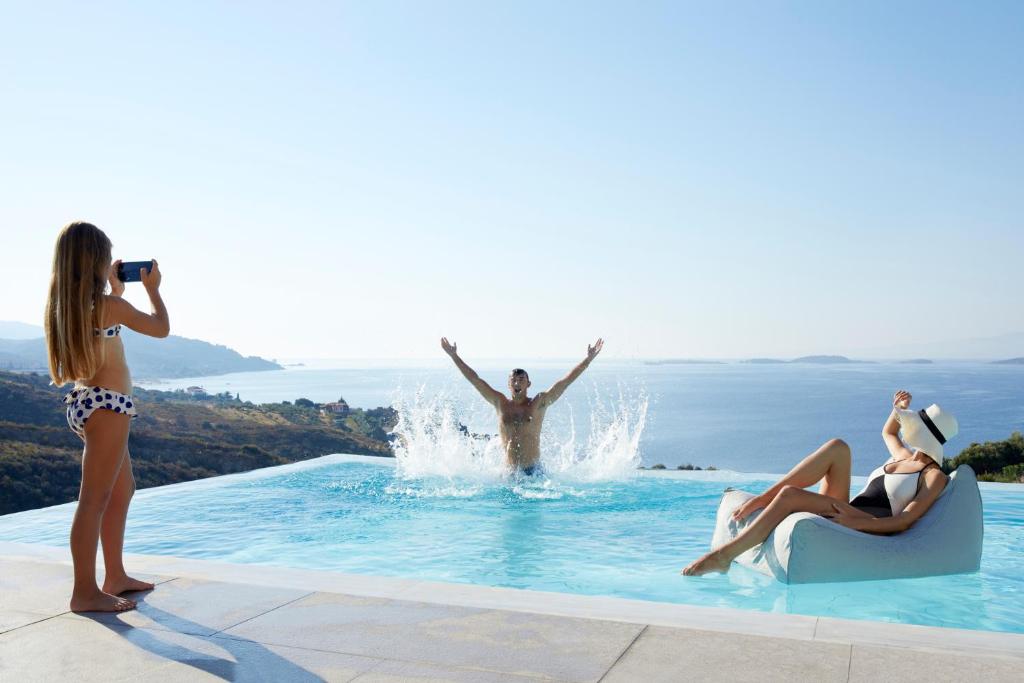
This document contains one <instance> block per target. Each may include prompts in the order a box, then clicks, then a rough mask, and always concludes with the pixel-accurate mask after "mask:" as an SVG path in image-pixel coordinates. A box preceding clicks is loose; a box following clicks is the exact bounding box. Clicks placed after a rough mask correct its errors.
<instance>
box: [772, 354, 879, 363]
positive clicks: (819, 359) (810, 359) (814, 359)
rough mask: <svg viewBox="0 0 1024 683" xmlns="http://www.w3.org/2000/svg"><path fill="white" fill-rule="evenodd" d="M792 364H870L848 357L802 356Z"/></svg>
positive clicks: (792, 361)
mask: <svg viewBox="0 0 1024 683" xmlns="http://www.w3.org/2000/svg"><path fill="white" fill-rule="evenodd" d="M789 362H790V363H815V364H817V365H846V364H849V363H870V362H871V361H866V360H852V359H850V358H847V357H846V356H801V357H800V358H794V359H793V360H791V361H789Z"/></svg>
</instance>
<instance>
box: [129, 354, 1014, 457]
mask: <svg viewBox="0 0 1024 683" xmlns="http://www.w3.org/2000/svg"><path fill="white" fill-rule="evenodd" d="M572 364H573V363H572V362H571V361H562V362H557V361H550V360H545V361H534V362H532V363H526V362H522V361H519V362H517V363H515V364H514V365H513V364H512V363H511V362H507V361H482V362H479V363H476V364H475V365H474V367H475V369H476V370H477V371H478V372H479V373H480V375H481V377H483V379H484V380H485V381H487V382H489V383H490V384H491V385H492V386H493V387H495V388H497V389H499V390H502V389H505V390H507V386H506V383H507V379H508V373H509V370H510V369H511V368H512V367H514V366H522V367H525V368H526V369H527V370H528V371H529V373H530V379H531V382H532V386H531V388H530V393H531V394H533V393H536V392H538V391H543V390H545V389H547V388H548V387H549V386H550V385H551V384H552V383H553V382H554V381H556V380H557V379H558V378H559V377H561V376H563V375H564V374H565V373H566V372H567V371H568V370H569V369H570V368H571V367H572ZM137 384H138V385H139V386H142V387H144V388H148V389H161V390H165V391H169V390H176V389H185V388H187V387H191V386H200V387H202V388H203V389H205V390H206V391H207V392H208V393H221V392H230V393H231V394H233V395H237V396H238V398H239V399H240V400H242V401H250V402H253V403H265V402H279V401H294V400H295V399H298V398H307V399H310V400H312V401H315V402H318V403H325V402H329V401H337V400H339V399H344V400H345V401H346V402H348V404H349V405H350V406H351V407H353V408H374V407H377V406H394V407H396V408H397V409H398V410H399V412H400V413H401V414H402V418H403V421H404V422H405V423H406V424H407V425H408V424H409V423H411V422H413V423H416V424H418V425H420V426H421V427H422V426H423V425H424V424H427V423H430V422H431V421H433V422H440V421H443V420H446V419H450V420H452V421H454V422H455V423H457V424H458V425H464V426H465V427H466V431H467V433H470V434H478V435H489V434H494V433H495V432H496V431H497V424H496V420H495V416H494V412H493V409H492V408H491V407H490V406H489V405H487V404H486V403H485V402H484V401H483V399H482V398H481V397H480V396H479V395H478V394H477V393H476V392H475V390H474V389H473V388H472V387H471V386H470V385H469V384H468V383H467V382H466V381H465V380H464V379H463V378H462V376H461V375H460V374H459V373H458V371H457V370H456V369H455V368H454V367H453V366H451V365H446V364H428V363H422V364H417V363H411V362H404V363H403V362H391V363H388V362H367V361H340V360H339V361H330V360H316V361H309V360H307V361H303V362H302V363H301V364H299V363H298V362H296V363H293V364H290V365H288V366H287V367H285V368H284V369H282V370H272V371H264V372H244V373H235V374H228V375H219V376H213V377H189V378H181V379H173V380H166V379H165V380H145V381H138V382H137ZM898 389H905V390H907V391H909V392H911V393H912V394H913V397H914V399H913V404H912V406H911V407H912V408H923V407H927V406H928V405H930V404H931V403H938V404H940V405H941V406H942V408H943V410H946V411H949V412H951V413H952V414H953V415H955V416H956V417H957V419H958V421H959V425H960V432H959V434H958V435H957V436H956V437H954V438H953V439H951V440H950V441H949V442H948V443H947V444H946V456H947V457H949V456H953V455H956V454H957V453H958V452H959V451H960V450H961V449H963V448H965V447H966V446H968V445H969V444H971V443H973V442H984V441H989V440H999V439H1005V438H1006V437H1008V436H1009V435H1010V434H1011V433H1012V432H1014V431H1024V366H1021V365H997V364H991V363H984V362H973V361H972V362H968V361H963V362H954V361H948V362H934V363H930V364H919V363H900V362H892V363H848V364H835V365H829V364H812V363H773V364H756V363H743V362H725V363H679V364H650V363H647V362H643V361H617V360H608V361H606V360H603V359H601V358H598V359H597V360H596V361H595V362H594V364H593V365H592V366H591V367H590V368H589V369H588V370H587V371H586V372H585V373H584V375H583V376H581V377H580V378H579V379H578V380H577V381H576V382H575V383H574V384H573V385H572V386H571V387H570V388H569V390H568V391H567V392H566V393H565V395H564V396H563V398H562V399H561V400H560V401H559V402H558V403H556V404H555V405H554V406H552V407H551V408H550V409H549V410H548V413H547V416H546V418H545V427H544V429H545V438H544V440H543V442H542V459H544V460H548V461H554V460H558V459H561V460H565V458H566V457H567V455H566V454H567V453H568V457H569V458H570V459H572V458H576V459H586V458H587V457H588V456H589V455H591V453H590V451H602V452H603V453H604V455H605V456H606V457H609V453H610V454H612V455H611V456H610V457H618V458H620V459H621V458H630V459H631V462H635V464H636V465H637V466H644V467H652V466H655V465H664V466H665V467H666V468H668V469H675V468H677V467H680V466H688V465H689V466H694V467H700V468H705V469H706V468H708V467H714V468H717V469H720V470H732V471H737V472H747V473H774V474H778V473H783V472H785V471H787V470H788V469H789V468H790V467H791V466H792V465H793V464H794V463H796V462H797V461H798V460H799V459H800V458H802V457H803V456H804V455H806V454H808V453H810V452H812V451H813V450H814V449H815V448H817V447H818V446H819V445H820V444H821V443H823V442H824V441H826V440H827V439H830V438H833V437H839V438H842V439H844V440H845V441H846V442H847V443H849V444H850V446H851V448H852V451H853V474H854V475H867V474H868V473H869V472H870V471H871V470H872V469H874V467H876V466H877V465H878V464H879V463H880V462H882V461H883V460H885V459H886V458H887V457H888V454H887V452H886V449H885V446H884V444H883V442H882V439H881V428H882V425H883V423H884V422H885V419H886V417H887V416H888V414H889V411H890V408H891V400H892V395H893V393H894V392H895V391H896V390H898ZM143 409H144V406H143ZM612 442H614V443H615V444H618V446H614V447H609V445H608V444H609V443H612ZM447 457H460V456H459V454H458V453H448V454H447ZM620 464H621V463H620Z"/></svg>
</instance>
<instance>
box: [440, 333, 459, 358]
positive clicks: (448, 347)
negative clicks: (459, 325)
mask: <svg viewBox="0 0 1024 683" xmlns="http://www.w3.org/2000/svg"><path fill="white" fill-rule="evenodd" d="M441 348H442V349H444V352H445V353H447V354H448V355H449V356H451V357H452V358H454V357H455V354H456V353H457V352H458V348H459V347H458V345H456V344H453V343H451V342H450V341H448V337H441Z"/></svg>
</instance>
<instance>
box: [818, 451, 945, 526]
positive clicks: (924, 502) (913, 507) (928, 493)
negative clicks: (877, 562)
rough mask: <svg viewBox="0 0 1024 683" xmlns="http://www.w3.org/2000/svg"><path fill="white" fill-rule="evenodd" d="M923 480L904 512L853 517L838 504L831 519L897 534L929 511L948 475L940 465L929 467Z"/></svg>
mask: <svg viewBox="0 0 1024 683" xmlns="http://www.w3.org/2000/svg"><path fill="white" fill-rule="evenodd" d="M921 480H922V483H921V488H920V489H919V490H918V492H917V495H916V496H915V497H914V500H912V501H910V502H909V503H908V504H907V507H906V508H904V509H903V511H902V512H900V513H898V514H895V515H893V516H892V517H871V518H859V517H853V516H850V515H846V514H844V513H843V512H842V510H841V509H840V508H839V507H838V506H833V507H835V510H836V514H835V515H832V516H831V517H830V519H831V520H832V521H833V522H837V523H838V524H842V525H843V526H845V527H849V528H851V529H856V530H857V531H864V532H867V533H869V534H897V533H899V532H901V531H906V530H907V529H909V528H910V527H912V526H914V523H915V522H916V521H917V520H919V519H921V517H923V516H924V513H926V512H928V510H929V509H930V508H931V506H932V504H933V503H934V502H935V501H936V500H937V499H938V497H939V494H941V493H942V490H943V489H944V488H945V487H946V475H945V474H943V473H942V470H940V469H939V468H938V467H929V468H928V469H926V470H924V471H923V472H921Z"/></svg>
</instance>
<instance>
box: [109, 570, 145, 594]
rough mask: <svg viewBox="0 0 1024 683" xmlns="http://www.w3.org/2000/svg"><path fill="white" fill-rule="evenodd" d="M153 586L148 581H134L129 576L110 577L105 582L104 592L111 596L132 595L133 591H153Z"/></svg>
mask: <svg viewBox="0 0 1024 683" xmlns="http://www.w3.org/2000/svg"><path fill="white" fill-rule="evenodd" d="M153 587H154V586H153V584H151V583H149V582H148V581H140V580H139V579H133V578H132V577H130V576H128V575H127V574H125V575H123V576H108V577H106V578H105V579H104V580H103V592H104V593H110V594H111V595H120V594H121V593H131V592H133V591H151V590H153Z"/></svg>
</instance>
